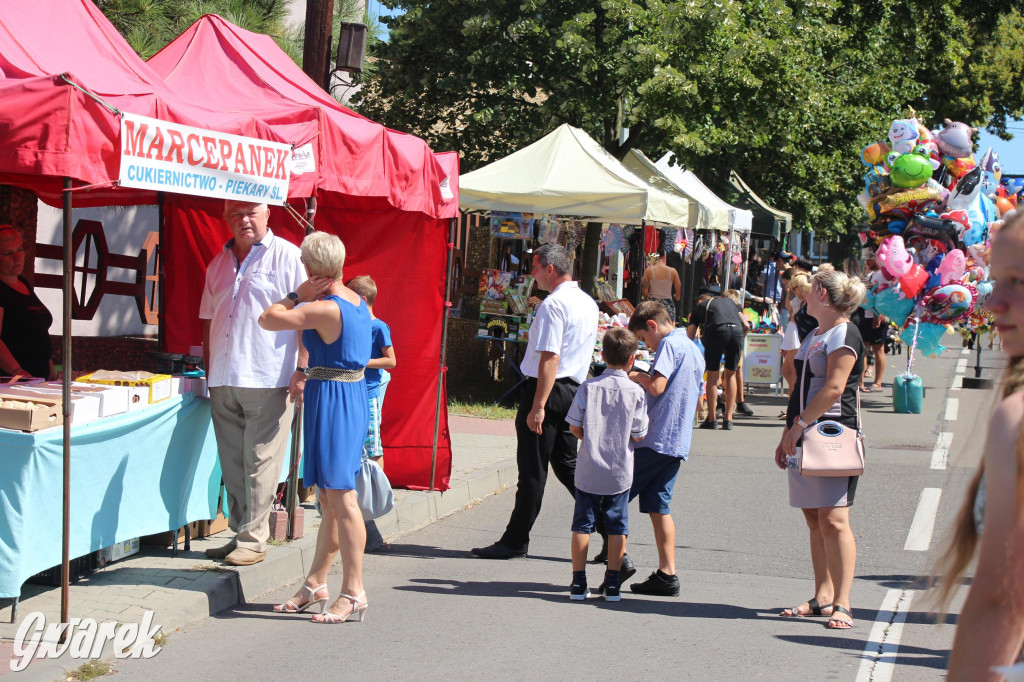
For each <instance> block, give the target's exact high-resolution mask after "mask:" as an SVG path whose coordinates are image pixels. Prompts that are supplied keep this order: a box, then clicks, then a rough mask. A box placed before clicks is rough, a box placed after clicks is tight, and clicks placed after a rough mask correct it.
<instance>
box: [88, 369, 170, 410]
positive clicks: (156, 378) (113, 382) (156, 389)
mask: <svg viewBox="0 0 1024 682" xmlns="http://www.w3.org/2000/svg"><path fill="white" fill-rule="evenodd" d="M101 371H102V370H101ZM78 380H79V381H81V382H83V383H87V384H100V385H103V386H128V387H129V388H145V389H146V390H147V393H146V403H147V404H153V403H158V402H160V401H161V400H166V399H167V398H170V397H171V389H172V386H171V375H170V374H153V375H151V376H148V377H145V378H141V379H110V378H103V377H102V375H101V373H100V372H93V373H92V374H86V375H84V376H80V377H78ZM128 409H132V408H131V407H130V406H129V408H128Z"/></svg>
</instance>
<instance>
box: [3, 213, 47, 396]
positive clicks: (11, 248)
mask: <svg viewBox="0 0 1024 682" xmlns="http://www.w3.org/2000/svg"><path fill="white" fill-rule="evenodd" d="M24 269H25V247H24V245H23V243H22V237H21V233H20V232H18V230H16V229H14V228H13V227H12V226H10V225H0V374H2V375H3V376H10V377H15V376H24V377H41V378H43V379H51V380H52V379H56V378H57V374H56V372H54V370H53V358H52V350H51V348H50V325H51V324H53V316H52V315H51V314H50V311H49V310H47V309H46V306H44V305H43V303H42V301H40V300H39V297H37V296H36V293H35V291H33V289H32V287H31V286H30V285H29V283H28V281H27V280H26V279H25V278H24V277H22V276H21V273H22V271H23V270H24Z"/></svg>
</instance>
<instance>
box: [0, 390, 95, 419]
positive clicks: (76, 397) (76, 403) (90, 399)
mask: <svg viewBox="0 0 1024 682" xmlns="http://www.w3.org/2000/svg"><path fill="white" fill-rule="evenodd" d="M0 395H10V396H18V397H23V398H25V399H26V400H35V399H37V398H38V399H40V400H56V401H57V402H58V403H61V402H63V401H62V398H63V397H64V391H63V390H58V389H54V388H49V387H46V386H41V385H37V386H24V387H21V386H19V387H13V388H11V389H10V390H5V391H2V392H0ZM99 418H100V399H99V397H98V396H94V395H88V394H83V393H72V394H71V423H72V424H77V425H79V426H81V425H82V424H88V423H89V422H94V421H96V420H97V419H99Z"/></svg>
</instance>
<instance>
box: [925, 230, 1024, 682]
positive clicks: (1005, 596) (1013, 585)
mask: <svg viewBox="0 0 1024 682" xmlns="http://www.w3.org/2000/svg"><path fill="white" fill-rule="evenodd" d="M991 272H992V279H993V280H995V286H994V287H993V290H992V295H991V297H990V298H989V299H988V302H987V303H986V304H985V307H986V308H987V309H988V310H989V312H991V313H992V314H993V315H994V316H995V325H996V328H997V329H998V330H999V334H1000V338H1001V339H1002V342H1003V348H1004V350H1005V351H1006V353H1007V354H1008V355H1009V358H1008V362H1007V364H1006V370H1005V372H1004V374H1003V388H1002V401H1001V402H1000V403H999V405H998V406H997V407H996V408H995V410H994V411H993V412H992V416H991V417H990V418H989V422H988V436H987V437H986V441H985V449H984V455H983V459H982V462H981V465H980V466H979V467H978V471H977V473H976V474H975V475H974V479H973V480H972V481H971V483H970V485H969V486H968V489H967V490H968V492H967V497H966V498H965V499H964V502H963V505H962V506H961V507H960V513H959V515H958V516H957V520H956V522H955V524H954V526H953V531H952V535H951V537H950V540H949V545H948V548H947V550H946V552H945V554H944V555H943V557H942V558H941V559H940V560H939V562H938V564H937V566H936V569H935V574H936V578H934V579H933V581H934V580H937V581H938V589H937V591H936V593H935V594H936V601H937V603H938V605H939V608H940V609H941V610H943V611H944V610H946V609H947V608H948V607H949V603H950V601H951V600H952V598H953V594H954V593H955V592H956V590H957V588H959V586H960V584H961V579H962V578H963V576H964V573H965V572H966V571H967V567H968V566H969V565H970V563H971V560H972V559H973V558H974V556H975V554H977V558H978V563H977V567H976V569H975V571H974V579H973V580H971V581H970V585H971V587H970V591H969V592H968V593H967V600H966V601H965V602H964V606H963V609H962V610H961V611H960V615H959V617H958V618H957V625H956V635H955V636H954V639H953V650H952V653H951V654H950V657H949V674H948V676H947V677H946V679H947V680H949V682H996V680H1002V679H1003V676H1002V675H1000V674H998V673H996V672H993V671H992V666H1001V665H1010V664H1012V663H1014V662H1016V661H1019V660H1021V649H1022V646H1024V618H1021V613H1024V215H1022V216H1018V217H1017V218H1014V219H1012V220H1011V221H1010V222H1008V223H1007V224H1006V225H1005V226H1004V227H1003V228H1002V229H1000V230H999V231H998V232H997V233H996V234H995V236H994V237H993V239H992V263H991Z"/></svg>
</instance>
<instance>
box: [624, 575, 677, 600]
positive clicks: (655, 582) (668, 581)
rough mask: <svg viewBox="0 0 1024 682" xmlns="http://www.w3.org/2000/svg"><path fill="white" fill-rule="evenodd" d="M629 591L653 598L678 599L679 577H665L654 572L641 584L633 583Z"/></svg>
mask: <svg viewBox="0 0 1024 682" xmlns="http://www.w3.org/2000/svg"><path fill="white" fill-rule="evenodd" d="M629 589H630V590H632V591H633V592H635V593H636V594H650V595H653V596H655V597H678V596H679V576H675V575H665V574H664V573H662V572H661V571H655V572H654V573H651V575H650V576H648V578H647V580H645V581H643V582H642V583H633V584H632V585H630V586H629Z"/></svg>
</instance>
